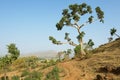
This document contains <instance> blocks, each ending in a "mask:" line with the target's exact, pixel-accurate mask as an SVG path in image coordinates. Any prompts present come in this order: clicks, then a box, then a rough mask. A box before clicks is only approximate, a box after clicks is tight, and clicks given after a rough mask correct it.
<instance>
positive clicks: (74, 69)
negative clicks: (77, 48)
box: [58, 60, 93, 80]
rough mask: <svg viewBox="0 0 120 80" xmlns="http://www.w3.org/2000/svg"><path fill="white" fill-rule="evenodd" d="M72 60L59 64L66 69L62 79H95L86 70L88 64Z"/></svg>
mask: <svg viewBox="0 0 120 80" xmlns="http://www.w3.org/2000/svg"><path fill="white" fill-rule="evenodd" d="M79 64H80V63H79V62H78V61H75V60H72V61H68V62H63V63H60V64H58V66H59V67H60V68H63V69H64V72H62V74H64V76H63V77H61V79H60V80H88V79H89V80H93V79H92V77H91V75H88V73H87V70H86V64H83V63H81V65H79Z"/></svg>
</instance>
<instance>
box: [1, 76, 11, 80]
mask: <svg viewBox="0 0 120 80" xmlns="http://www.w3.org/2000/svg"><path fill="white" fill-rule="evenodd" d="M0 80H5V78H4V76H2V77H1V79H0ZM6 80H9V79H8V76H6Z"/></svg>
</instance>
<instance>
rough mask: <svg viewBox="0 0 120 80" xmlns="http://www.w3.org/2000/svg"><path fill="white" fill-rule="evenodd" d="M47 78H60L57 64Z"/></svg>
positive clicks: (54, 79) (46, 79)
mask: <svg viewBox="0 0 120 80" xmlns="http://www.w3.org/2000/svg"><path fill="white" fill-rule="evenodd" d="M45 80H60V79H59V69H58V67H56V66H55V67H54V68H53V70H52V71H51V72H49V73H48V74H47V75H46V78H45Z"/></svg>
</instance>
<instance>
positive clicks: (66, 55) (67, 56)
mask: <svg viewBox="0 0 120 80" xmlns="http://www.w3.org/2000/svg"><path fill="white" fill-rule="evenodd" d="M71 53H72V50H71V49H67V51H64V60H69V58H70V56H69V55H70V54H71Z"/></svg>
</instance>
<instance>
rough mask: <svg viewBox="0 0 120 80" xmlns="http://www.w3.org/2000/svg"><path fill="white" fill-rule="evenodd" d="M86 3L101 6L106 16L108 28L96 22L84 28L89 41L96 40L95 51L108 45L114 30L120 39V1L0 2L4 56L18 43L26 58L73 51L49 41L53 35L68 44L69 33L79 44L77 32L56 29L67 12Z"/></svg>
mask: <svg viewBox="0 0 120 80" xmlns="http://www.w3.org/2000/svg"><path fill="white" fill-rule="evenodd" d="M83 2H85V3H87V4H89V5H91V7H92V8H93V9H94V8H95V7H96V6H100V7H101V9H102V10H103V11H104V14H105V18H104V21H105V23H104V24H102V23H99V22H94V23H93V24H90V25H87V26H85V27H83V28H82V30H83V31H85V32H86V35H85V37H84V40H85V41H88V39H90V38H91V39H93V41H94V43H95V47H97V46H99V45H100V44H103V43H106V42H108V39H107V38H108V37H110V34H109V30H110V29H111V28H113V27H115V28H116V29H117V33H118V34H119V35H120V17H119V16H120V9H119V8H120V0H51V1H50V0H0V54H2V55H3V54H6V53H7V47H6V45H8V44H10V43H15V44H16V46H17V47H18V48H19V49H20V51H21V53H22V54H24V53H31V52H39V51H47V50H56V51H60V50H65V49H67V48H72V46H69V45H63V46H57V45H53V44H52V43H51V42H50V41H49V38H48V37H49V36H50V35H51V36H54V37H55V38H56V39H58V40H62V41H64V33H65V32H69V33H70V36H71V37H72V39H73V40H74V41H75V42H77V40H76V36H77V32H76V30H75V29H72V28H69V27H65V28H63V30H62V31H57V29H56V27H55V25H56V23H57V22H58V21H59V19H60V18H61V16H62V15H61V13H62V10H63V9H64V8H68V5H69V4H74V3H77V4H81V3H83ZM83 20H87V19H86V18H85V19H83Z"/></svg>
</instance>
